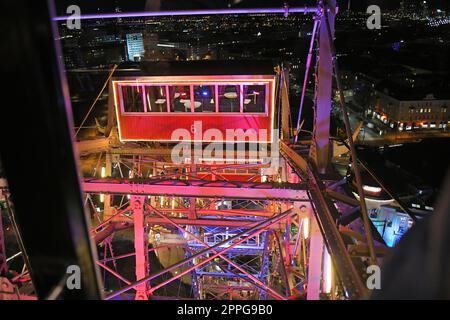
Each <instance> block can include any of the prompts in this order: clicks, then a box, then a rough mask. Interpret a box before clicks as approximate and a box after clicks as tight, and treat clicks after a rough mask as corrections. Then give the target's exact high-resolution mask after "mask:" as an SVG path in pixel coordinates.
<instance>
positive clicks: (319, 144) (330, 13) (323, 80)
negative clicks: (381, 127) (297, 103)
mask: <svg viewBox="0 0 450 320" xmlns="http://www.w3.org/2000/svg"><path fill="white" fill-rule="evenodd" d="M323 3H324V4H323V7H322V8H321V9H322V11H321V18H320V25H321V28H319V53H318V71H317V85H316V101H315V113H314V114H315V117H314V130H313V143H312V145H311V149H310V157H311V158H312V159H313V161H314V163H315V165H316V167H317V169H318V171H319V172H320V173H326V171H327V170H328V166H329V164H330V160H331V152H330V151H331V149H330V117H331V93H332V90H331V89H332V80H333V62H332V58H333V57H332V54H331V46H330V40H331V41H332V39H330V37H333V36H334V17H335V11H336V0H324V1H323ZM327 17H328V20H329V21H330V26H331V34H329V33H328V31H327V28H326V27H325V25H326V18H327Z"/></svg>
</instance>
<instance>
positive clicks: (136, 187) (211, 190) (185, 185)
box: [83, 179, 309, 201]
mask: <svg viewBox="0 0 450 320" xmlns="http://www.w3.org/2000/svg"><path fill="white" fill-rule="evenodd" d="M279 185H280V187H277V185H276V184H270V183H250V182H244V183H232V182H223V181H214V182H206V181H201V180H190V181H186V180H123V179H122V180H118V179H85V180H84V183H83V190H84V191H85V192H86V193H103V194H134V195H167V196H173V197H199V198H219V199H221V198H227V199H251V200H272V201H276V200H280V201H281V200H283V201H309V197H308V193H307V191H306V188H305V186H304V185H303V184H289V183H283V184H279ZM281 186H283V187H286V188H285V189H282V188H281Z"/></svg>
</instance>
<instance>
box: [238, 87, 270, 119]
mask: <svg viewBox="0 0 450 320" xmlns="http://www.w3.org/2000/svg"><path fill="white" fill-rule="evenodd" d="M243 95H244V112H258V113H260V112H265V111H266V86H265V85H244V86H243Z"/></svg>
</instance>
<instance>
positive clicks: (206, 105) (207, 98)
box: [194, 85, 216, 112]
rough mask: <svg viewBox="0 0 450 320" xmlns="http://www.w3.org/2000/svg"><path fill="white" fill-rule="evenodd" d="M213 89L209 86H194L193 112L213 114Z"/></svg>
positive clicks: (214, 107) (214, 104)
mask: <svg viewBox="0 0 450 320" xmlns="http://www.w3.org/2000/svg"><path fill="white" fill-rule="evenodd" d="M214 99H215V87H214V86H211V85H198V86H194V111H195V112H215V111H216V103H215V101H214Z"/></svg>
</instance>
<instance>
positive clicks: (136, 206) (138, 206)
mask: <svg viewBox="0 0 450 320" xmlns="http://www.w3.org/2000/svg"><path fill="white" fill-rule="evenodd" d="M144 201H145V197H143V196H131V198H130V203H131V208H132V210H133V221H134V250H135V253H136V255H135V258H136V259H135V260H136V280H137V281H139V280H141V279H143V278H145V277H146V276H147V275H148V248H147V247H148V240H147V239H146V236H145V227H144V226H145V222H144ZM135 289H136V296H135V299H136V300H148V296H147V283H145V282H144V283H141V284H140V285H138V286H136V287H135Z"/></svg>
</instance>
